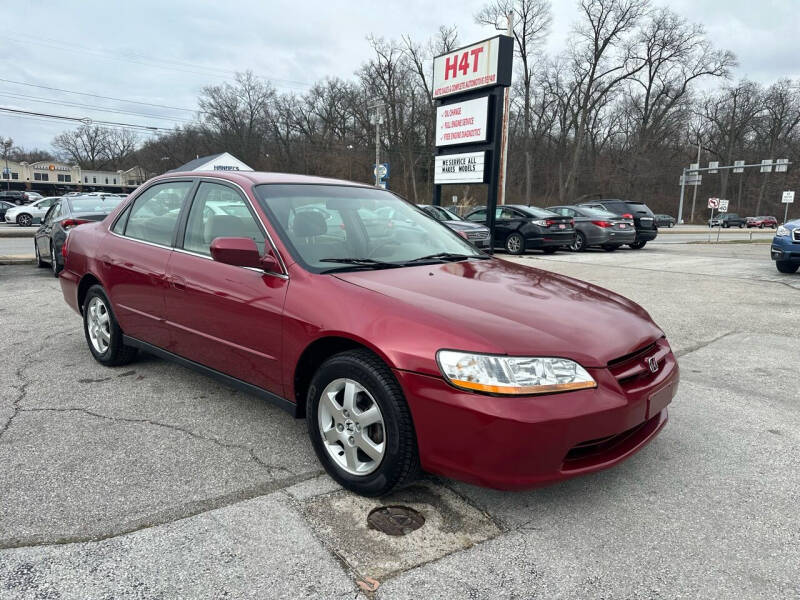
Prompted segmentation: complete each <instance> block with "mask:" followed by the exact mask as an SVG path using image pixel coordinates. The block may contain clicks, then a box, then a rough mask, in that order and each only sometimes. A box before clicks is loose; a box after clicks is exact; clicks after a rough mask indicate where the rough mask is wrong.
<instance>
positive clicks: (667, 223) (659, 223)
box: [655, 215, 675, 228]
mask: <svg viewBox="0 0 800 600" xmlns="http://www.w3.org/2000/svg"><path fill="white" fill-rule="evenodd" d="M655 220H656V227H667V228H670V227H675V217H673V216H670V215H655Z"/></svg>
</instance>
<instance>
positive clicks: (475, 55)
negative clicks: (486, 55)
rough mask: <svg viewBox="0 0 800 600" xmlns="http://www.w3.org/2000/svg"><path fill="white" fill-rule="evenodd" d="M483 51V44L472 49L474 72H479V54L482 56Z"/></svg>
mask: <svg viewBox="0 0 800 600" xmlns="http://www.w3.org/2000/svg"><path fill="white" fill-rule="evenodd" d="M481 52H483V46H478V47H477V48H473V49H472V50H471V51H470V54H471V55H472V72H473V73H477V72H478V56H480V54H481ZM464 73H465V74H466V71H464Z"/></svg>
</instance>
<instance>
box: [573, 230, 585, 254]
mask: <svg viewBox="0 0 800 600" xmlns="http://www.w3.org/2000/svg"><path fill="white" fill-rule="evenodd" d="M569 249H570V250H572V251H573V252H583V251H584V250H586V236H585V235H583V234H582V233H581V232H580V231H578V232H577V233H576V234H575V241H574V242H573V243H572V244H571V245H570V247H569Z"/></svg>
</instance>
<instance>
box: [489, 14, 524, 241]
mask: <svg viewBox="0 0 800 600" xmlns="http://www.w3.org/2000/svg"><path fill="white" fill-rule="evenodd" d="M507 18H508V29H507V31H506V35H507V36H508V37H513V35H514V13H513V12H510V11H509V13H508V15H507ZM504 90H505V92H504V95H503V126H502V132H503V133H502V140H501V142H500V174H499V177H498V183H497V187H498V189H497V204H500V205H503V204H505V203H506V172H507V171H508V122H509V114H508V111H509V108H510V107H511V88H510V87H507V88H504ZM525 201H526V202H530V201H531V199H530V198H526V199H525ZM492 229H494V228H492ZM491 241H492V243H494V237H493V236H492V237H491Z"/></svg>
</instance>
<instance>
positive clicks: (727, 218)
mask: <svg viewBox="0 0 800 600" xmlns="http://www.w3.org/2000/svg"><path fill="white" fill-rule="evenodd" d="M745 225H747V219H745V218H744V217H740V216H739V215H737V214H736V213H721V214H718V215H716V216H715V217H714V218H713V219H709V220H708V226H709V227H724V228H726V229H727V228H728V227H738V228H740V229H741V228H743V227H744V226H745Z"/></svg>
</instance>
